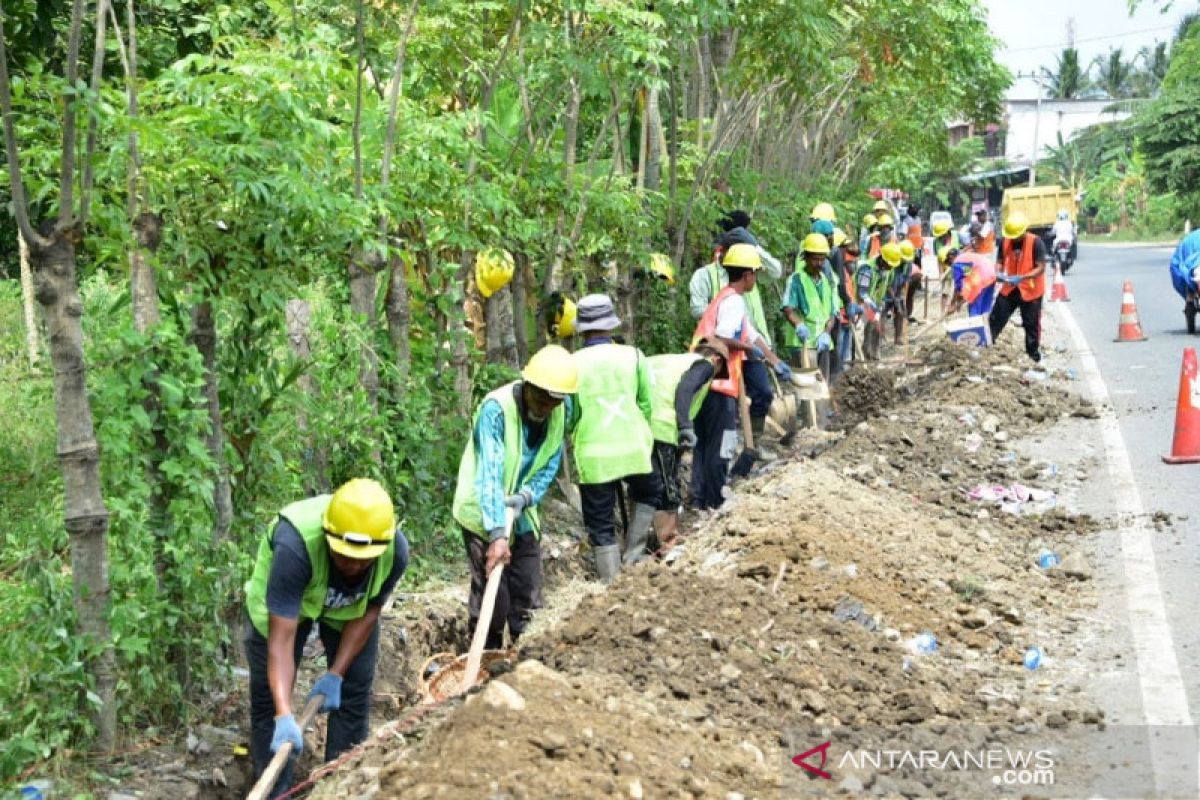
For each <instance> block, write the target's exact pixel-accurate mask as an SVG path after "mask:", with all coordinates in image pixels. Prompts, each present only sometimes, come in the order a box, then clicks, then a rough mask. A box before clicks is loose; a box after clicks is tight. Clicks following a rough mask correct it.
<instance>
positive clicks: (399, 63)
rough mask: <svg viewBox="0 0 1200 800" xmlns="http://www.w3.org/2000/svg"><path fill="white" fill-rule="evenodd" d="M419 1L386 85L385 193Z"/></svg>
mask: <svg viewBox="0 0 1200 800" xmlns="http://www.w3.org/2000/svg"><path fill="white" fill-rule="evenodd" d="M420 2H421V0H413V1H412V5H411V6H409V7H408V16H407V17H406V18H405V20H404V33H403V34H401V36H400V46H399V47H398V48H396V63H395V64H394V65H392V81H391V83H390V84H389V85H388V124H387V137H386V138H385V139H384V142H383V166H382V168H381V169H380V171H379V188H380V190H381V191H387V188H388V182H389V180H390V179H391V173H392V150H393V149H394V148H395V146H396V116H397V111H398V109H399V106H400V91H401V87H402V86H403V85H404V59H405V56H406V54H407V52H408V37H409V36H410V35H411V34H412V29H413V21H414V20H415V19H416V17H417V6H418V5H419V4H420ZM379 227H380V230H379V233H380V235H381V236H382V235H383V234H384V233H386V231H387V221H386V219H380V221H379Z"/></svg>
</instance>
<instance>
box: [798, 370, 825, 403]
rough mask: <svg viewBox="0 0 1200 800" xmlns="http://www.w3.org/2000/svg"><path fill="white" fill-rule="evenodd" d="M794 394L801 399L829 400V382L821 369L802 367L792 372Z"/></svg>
mask: <svg viewBox="0 0 1200 800" xmlns="http://www.w3.org/2000/svg"><path fill="white" fill-rule="evenodd" d="M792 386H793V387H794V388H793V389H792V394H793V395H795V396H796V398H797V399H800V400H828V399H829V384H827V383H825V379H824V377H822V375H821V370H819V369H801V370H796V371H795V372H793V373H792Z"/></svg>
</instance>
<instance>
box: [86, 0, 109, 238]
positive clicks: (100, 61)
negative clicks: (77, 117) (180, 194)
mask: <svg viewBox="0 0 1200 800" xmlns="http://www.w3.org/2000/svg"><path fill="white" fill-rule="evenodd" d="M108 5H109V2H108V0H96V44H95V46H94V47H93V49H92V80H91V83H90V84H89V86H88V88H89V92H90V94H91V96H92V97H93V98H95V99H98V98H99V96H100V78H101V74H102V73H103V71H104V33H105V31H104V28H105V25H106V23H107V22H108V17H106V16H105V15H104V12H105V9H106V8H107V7H108ZM98 126H99V114H89V115H88V129H87V145H86V146H85V147H84V149H83V187H82V189H81V190H80V192H79V223H78V224H79V227H81V228H82V227H83V226H84V225H86V224H87V219H88V213H89V212H90V211H91V203H92V183H93V181H94V180H95V175H96V168H95V165H94V164H93V163H92V161H93V156H95V154H96V128H97V127H98Z"/></svg>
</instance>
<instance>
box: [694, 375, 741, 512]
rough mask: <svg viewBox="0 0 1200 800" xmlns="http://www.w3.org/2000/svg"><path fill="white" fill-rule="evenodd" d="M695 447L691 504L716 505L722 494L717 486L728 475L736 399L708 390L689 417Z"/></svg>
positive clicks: (722, 498)
mask: <svg viewBox="0 0 1200 800" xmlns="http://www.w3.org/2000/svg"><path fill="white" fill-rule="evenodd" d="M693 424H694V425H695V428H696V449H695V450H694V451H693V453H692V507H693V508H719V507H720V506H721V503H722V502H724V500H725V498H724V497H723V496H722V495H721V490H722V489H723V488H724V487H725V481H726V479H727V478H728V477H729V459H730V458H732V457H733V448H734V430H735V428H736V425H737V401H736V400H735V399H734V398H732V397H729V396H727V395H723V394H721V393H720V392H712V391H710V392H709V393H708V395H707V396H706V397H705V398H704V402H703V403H701V404H700V412H699V413H698V414H696V419H695V420H694V421H693Z"/></svg>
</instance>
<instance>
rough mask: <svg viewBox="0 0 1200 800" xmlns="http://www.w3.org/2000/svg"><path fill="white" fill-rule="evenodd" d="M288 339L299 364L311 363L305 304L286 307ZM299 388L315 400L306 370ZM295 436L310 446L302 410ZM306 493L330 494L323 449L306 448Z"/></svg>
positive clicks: (309, 311)
mask: <svg viewBox="0 0 1200 800" xmlns="http://www.w3.org/2000/svg"><path fill="white" fill-rule="evenodd" d="M286 316H287V337H288V349H289V350H291V351H292V356H293V357H294V358H295V359H296V360H297V361H308V360H309V359H310V358H311V357H312V349H311V348H310V347H309V342H308V331H309V322H310V320H311V319H312V308H311V307H310V306H309V304H308V302H307V301H305V300H288V303H287V312H286ZM296 386H297V387H298V388H299V389H300V391H301V392H303V393H304V395H305V396H306V397H309V398H315V396H316V387H315V386H314V385H313V379H312V374H311V373H310V372H309V371H308V370H307V369H306V370H305V371H304V374H303V375H301V376H300V378H299V379H298V380H297V381H296ZM296 432H297V433H299V434H300V439H301V440H302V441H306V442H311V441H312V437H311V436H310V435H309V434H308V413H307V412H305V411H304V408H303V406H301V409H300V412H299V413H298V414H297V415H296ZM304 464H305V468H304V491H305V492H306V493H307V494H309V495H317V494H323V493H325V492H328V491H329V458H328V456H327V455H326V454H325V449H324V448H323V447H317V448H316V449H315V450H314V449H310V448H305V458H304Z"/></svg>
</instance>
